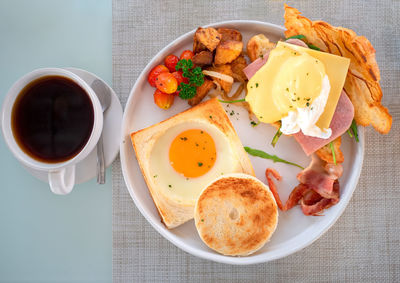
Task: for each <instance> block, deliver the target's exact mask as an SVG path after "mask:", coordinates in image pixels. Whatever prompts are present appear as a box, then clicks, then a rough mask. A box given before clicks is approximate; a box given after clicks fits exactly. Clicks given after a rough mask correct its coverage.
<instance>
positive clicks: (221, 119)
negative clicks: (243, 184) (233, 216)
mask: <svg viewBox="0 0 400 283" xmlns="http://www.w3.org/2000/svg"><path fill="white" fill-rule="evenodd" d="M188 121H195V122H196V121H202V122H204V123H210V124H213V125H214V126H216V127H217V128H218V129H219V130H220V131H221V132H222V133H223V134H224V135H225V136H226V137H227V140H228V141H229V145H230V146H231V148H232V149H233V150H234V152H235V155H236V160H238V163H239V164H240V168H241V171H242V172H243V173H247V174H251V175H254V170H253V167H252V165H251V163H250V159H249V157H248V156H247V153H246V152H245V151H244V149H243V146H242V143H241V142H240V140H239V137H238V136H237V134H236V131H235V129H234V128H233V125H232V124H231V122H230V120H229V118H228V116H227V115H226V113H225V110H224V108H223V107H222V106H221V104H220V103H219V102H218V100H217V99H216V98H215V99H210V100H207V101H205V102H203V103H201V104H199V105H197V106H195V107H192V108H190V109H188V110H186V111H184V112H181V113H179V114H177V115H175V116H173V117H171V118H169V119H167V120H164V121H162V122H160V123H157V124H155V125H153V126H150V127H148V128H145V129H142V130H139V131H136V132H133V133H131V134H130V137H131V141H132V145H133V148H134V150H135V153H136V157H137V160H138V163H139V166H140V169H141V171H142V174H143V176H144V180H145V182H146V184H147V187H148V189H149V192H150V195H151V197H152V198H153V201H154V203H155V205H156V207H157V209H158V212H159V214H160V216H161V219H162V221H163V223H164V224H165V226H167V228H169V229H171V228H174V227H177V226H179V225H181V224H183V223H184V222H186V221H188V220H190V219H192V218H193V209H194V205H193V204H185V203H182V202H179V203H178V202H176V201H174V200H173V199H171V198H168V196H165V195H163V194H162V193H161V191H160V189H159V188H158V187H157V186H156V185H155V184H154V181H153V178H152V176H151V173H150V165H149V157H150V153H151V150H152V148H153V146H154V144H155V142H156V141H157V139H158V138H159V137H160V136H162V135H163V134H164V133H165V131H167V130H168V129H169V128H171V127H173V126H175V125H178V124H181V123H184V122H188Z"/></svg>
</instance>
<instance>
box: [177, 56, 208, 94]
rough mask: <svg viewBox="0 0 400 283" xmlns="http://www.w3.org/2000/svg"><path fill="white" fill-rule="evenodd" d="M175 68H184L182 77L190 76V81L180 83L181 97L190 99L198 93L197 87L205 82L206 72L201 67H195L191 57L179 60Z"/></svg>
mask: <svg viewBox="0 0 400 283" xmlns="http://www.w3.org/2000/svg"><path fill="white" fill-rule="evenodd" d="M175 70H177V71H179V70H182V77H184V78H188V79H189V83H187V84H186V83H180V85H179V86H178V89H177V90H178V91H179V97H180V98H182V99H190V98H193V97H194V96H195V95H196V87H197V86H201V85H202V84H203V83H204V74H203V72H202V71H201V68H200V67H196V68H194V69H193V62H192V60H191V59H188V60H187V59H182V60H179V61H178V63H177V64H176V66H175Z"/></svg>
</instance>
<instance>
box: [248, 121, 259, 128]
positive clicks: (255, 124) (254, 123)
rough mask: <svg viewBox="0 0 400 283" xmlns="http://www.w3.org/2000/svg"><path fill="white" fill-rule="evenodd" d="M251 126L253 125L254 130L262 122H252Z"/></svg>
mask: <svg viewBox="0 0 400 283" xmlns="http://www.w3.org/2000/svg"><path fill="white" fill-rule="evenodd" d="M250 124H251V126H252V127H253V128H254V127H255V126H257V125H258V124H260V122H258V123H256V122H254V121H251V122H250Z"/></svg>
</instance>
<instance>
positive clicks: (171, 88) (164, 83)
mask: <svg viewBox="0 0 400 283" xmlns="http://www.w3.org/2000/svg"><path fill="white" fill-rule="evenodd" d="M156 87H157V88H158V89H159V90H161V91H162V92H165V93H174V92H175V91H176V89H177V88H178V81H177V80H176V79H175V77H174V76H173V75H172V74H171V73H161V74H159V75H158V76H157V78H156Z"/></svg>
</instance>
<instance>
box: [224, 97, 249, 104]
mask: <svg viewBox="0 0 400 283" xmlns="http://www.w3.org/2000/svg"><path fill="white" fill-rule="evenodd" d="M218 101H219V102H221V103H236V102H244V101H246V100H245V99H244V98H243V99H238V100H221V99H218Z"/></svg>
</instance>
